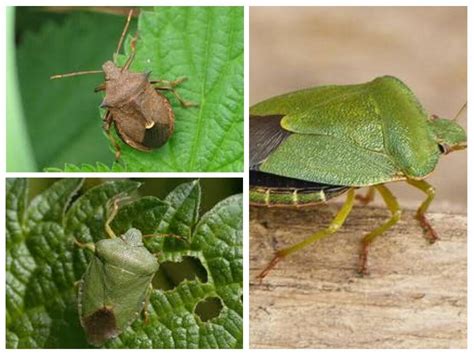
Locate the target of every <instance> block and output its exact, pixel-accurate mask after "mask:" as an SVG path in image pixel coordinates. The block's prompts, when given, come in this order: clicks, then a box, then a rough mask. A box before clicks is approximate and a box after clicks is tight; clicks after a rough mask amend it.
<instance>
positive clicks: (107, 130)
mask: <svg viewBox="0 0 474 355" xmlns="http://www.w3.org/2000/svg"><path fill="white" fill-rule="evenodd" d="M112 122H113V119H112V113H111V112H110V111H107V113H106V114H105V117H104V124H103V126H102V128H103V130H104V132H105V134H106V135H107V138H108V139H109V141H110V142H111V143H112V146H113V147H114V150H115V160H119V159H120V155H121V150H120V146H119V144H118V143H117V141H116V140H115V138H114V136H113V135H112V132H111V131H110V128H111V126H112Z"/></svg>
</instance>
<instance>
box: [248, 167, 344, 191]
mask: <svg viewBox="0 0 474 355" xmlns="http://www.w3.org/2000/svg"><path fill="white" fill-rule="evenodd" d="M249 183H250V186H261V187H265V188H270V189H302V190H307V191H310V190H311V191H321V190H322V191H325V192H338V191H344V190H347V189H349V187H348V186H339V185H328V184H320V183H317V182H311V181H305V180H299V179H293V178H287V177H284V176H279V175H275V174H269V173H263V172H261V171H255V170H250V181H249Z"/></svg>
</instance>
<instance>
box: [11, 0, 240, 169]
mask: <svg viewBox="0 0 474 355" xmlns="http://www.w3.org/2000/svg"><path fill="white" fill-rule="evenodd" d="M123 24H124V18H123V17H119V16H113V15H107V14H99V13H91V12H87V13H84V12H75V13H70V14H68V15H62V14H52V13H49V12H44V11H40V10H38V9H36V8H17V16H16V32H15V34H16V37H15V39H16V42H17V58H16V68H15V62H14V61H11V62H10V63H9V65H10V70H12V71H13V72H15V71H16V69H17V71H18V80H19V87H20V93H21V103H22V106H23V112H24V114H25V120H24V121H25V125H26V130H27V133H28V137H29V143H30V144H31V146H32V153H31V154H30V161H29V163H28V162H27V163H26V164H17V163H18V162H19V161H18V159H16V158H15V156H14V155H13V153H15V151H17V150H18V147H19V143H18V142H22V141H24V140H25V138H24V137H21V136H20V135H15V134H11V135H10V134H9V135H8V142H7V143H8V146H7V149H8V151H9V152H12V154H11V155H9V158H8V162H7V167H8V170H9V171H32V170H35V165H36V168H38V169H40V170H43V169H51V168H52V169H51V170H57V169H61V170H66V171H110V170H112V171H242V169H243V9H242V8H240V7H165V8H156V9H149V8H147V9H144V10H142V13H141V14H140V17H139V19H138V21H136V20H135V21H134V22H133V24H132V29H131V31H130V32H129V33H130V34H133V33H134V32H135V29H136V28H138V32H139V40H138V42H137V53H136V58H135V60H134V63H133V65H132V67H131V69H132V70H133V71H151V72H152V79H164V80H174V79H176V78H178V77H182V76H186V77H187V78H188V81H187V82H185V83H183V84H182V85H180V86H179V88H178V91H179V93H180V95H181V96H182V97H183V98H185V99H186V100H188V101H193V102H195V103H198V104H199V106H198V107H194V108H188V109H184V108H182V107H181V106H180V105H179V103H178V101H177V100H176V99H175V98H174V97H173V96H172V95H170V94H169V93H166V96H167V97H168V98H169V100H170V101H171V104H172V106H173V109H174V112H175V120H176V121H175V133H174V134H173V136H172V137H171V139H170V140H169V141H168V143H167V144H166V145H165V146H163V147H162V148H160V149H158V150H156V151H154V152H152V153H143V152H139V151H136V150H134V149H131V148H129V147H128V146H126V145H124V144H121V146H122V152H123V153H122V159H121V161H120V163H119V164H117V163H113V152H112V149H111V147H110V146H109V142H108V140H107V138H106V137H105V135H104V134H103V133H102V129H101V125H102V122H101V116H102V115H103V114H104V112H100V110H99V108H98V106H99V104H100V102H101V100H102V96H101V95H100V94H95V93H94V92H93V89H94V87H96V86H97V85H98V84H100V83H101V82H102V81H103V76H102V75H101V74H98V75H89V76H81V77H75V78H66V79H61V80H56V81H50V80H49V76H50V75H52V74H57V73H64V72H71V71H78V70H90V69H100V68H101V65H102V64H103V63H104V62H105V61H107V60H110V59H113V58H112V54H113V52H114V51H115V47H116V44H117V42H118V38H119V37H120V33H121V31H122V28H123ZM11 30H12V29H11V28H10V31H11ZM130 37H131V35H129V37H128V40H130ZM11 38H12V39H13V36H11ZM124 50H125V54H124V55H121V56H119V57H118V58H115V60H116V61H117V63H123V62H124V60H125V58H126V56H127V55H128V54H129V50H130V46H129V41H127V42H126V44H125V46H124ZM11 80H13V82H12V83H11V85H13V84H14V78H13V79H11ZM9 107H13V106H12V105H10V104H9ZM18 120H20V121H21V115H20V113H19V112H18V110H17V111H15V112H10V111H9V118H8V122H9V125H12V126H14V124H13V123H11V122H17V121H18ZM23 131H24V130H23ZM18 132H22V130H18ZM23 133H24V132H23ZM16 154H18V153H15V155H16Z"/></svg>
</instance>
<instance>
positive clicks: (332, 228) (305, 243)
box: [257, 189, 355, 280]
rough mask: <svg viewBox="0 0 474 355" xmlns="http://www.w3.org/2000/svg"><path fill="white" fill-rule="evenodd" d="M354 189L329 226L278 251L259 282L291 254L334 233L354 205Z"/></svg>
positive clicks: (262, 273) (350, 190) (349, 191)
mask: <svg viewBox="0 0 474 355" xmlns="http://www.w3.org/2000/svg"><path fill="white" fill-rule="evenodd" d="M354 195H355V193H354V189H349V190H348V192H347V198H346V201H345V202H344V204H343V205H342V207H341V209H340V210H339V211H338V212H337V214H336V216H335V217H334V219H333V220H332V222H331V224H330V225H329V226H328V227H327V228H326V229H323V230H321V231H318V232H316V233H314V234H313V235H311V236H310V237H309V238H306V239H305V240H303V241H302V242H300V243H298V244H295V245H293V246H291V247H288V248H285V249H281V250H278V251H277V252H276V253H275V256H274V257H273V259H272V260H271V261H270V263H269V264H268V265H267V267H266V268H265V269H264V270H263V271H262V272H261V273H260V274H259V275H258V276H257V277H258V278H259V279H260V280H261V279H263V278H264V277H265V276H267V274H268V273H269V272H270V270H272V269H273V268H274V267H275V265H276V264H277V263H278V262H279V261H281V260H282V259H283V258H284V257H285V256H287V255H289V254H292V253H294V252H296V251H298V250H300V249H302V248H304V247H305V246H308V245H310V244H312V243H314V242H316V241H318V240H319V239H322V238H324V237H327V236H329V235H331V234H333V233H335V232H336V231H337V230H338V229H339V228H340V227H341V226H342V224H343V223H344V221H345V220H346V218H347V216H348V215H349V213H350V212H351V210H352V205H353V204H354Z"/></svg>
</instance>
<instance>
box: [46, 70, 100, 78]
mask: <svg viewBox="0 0 474 355" xmlns="http://www.w3.org/2000/svg"><path fill="white" fill-rule="evenodd" d="M99 73H103V71H102V70H85V71H76V72H74V73H67V74H56V75H52V76H50V77H49V78H50V79H51V80H53V79H62V78H67V77H70V76H79V75H87V74H99Z"/></svg>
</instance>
